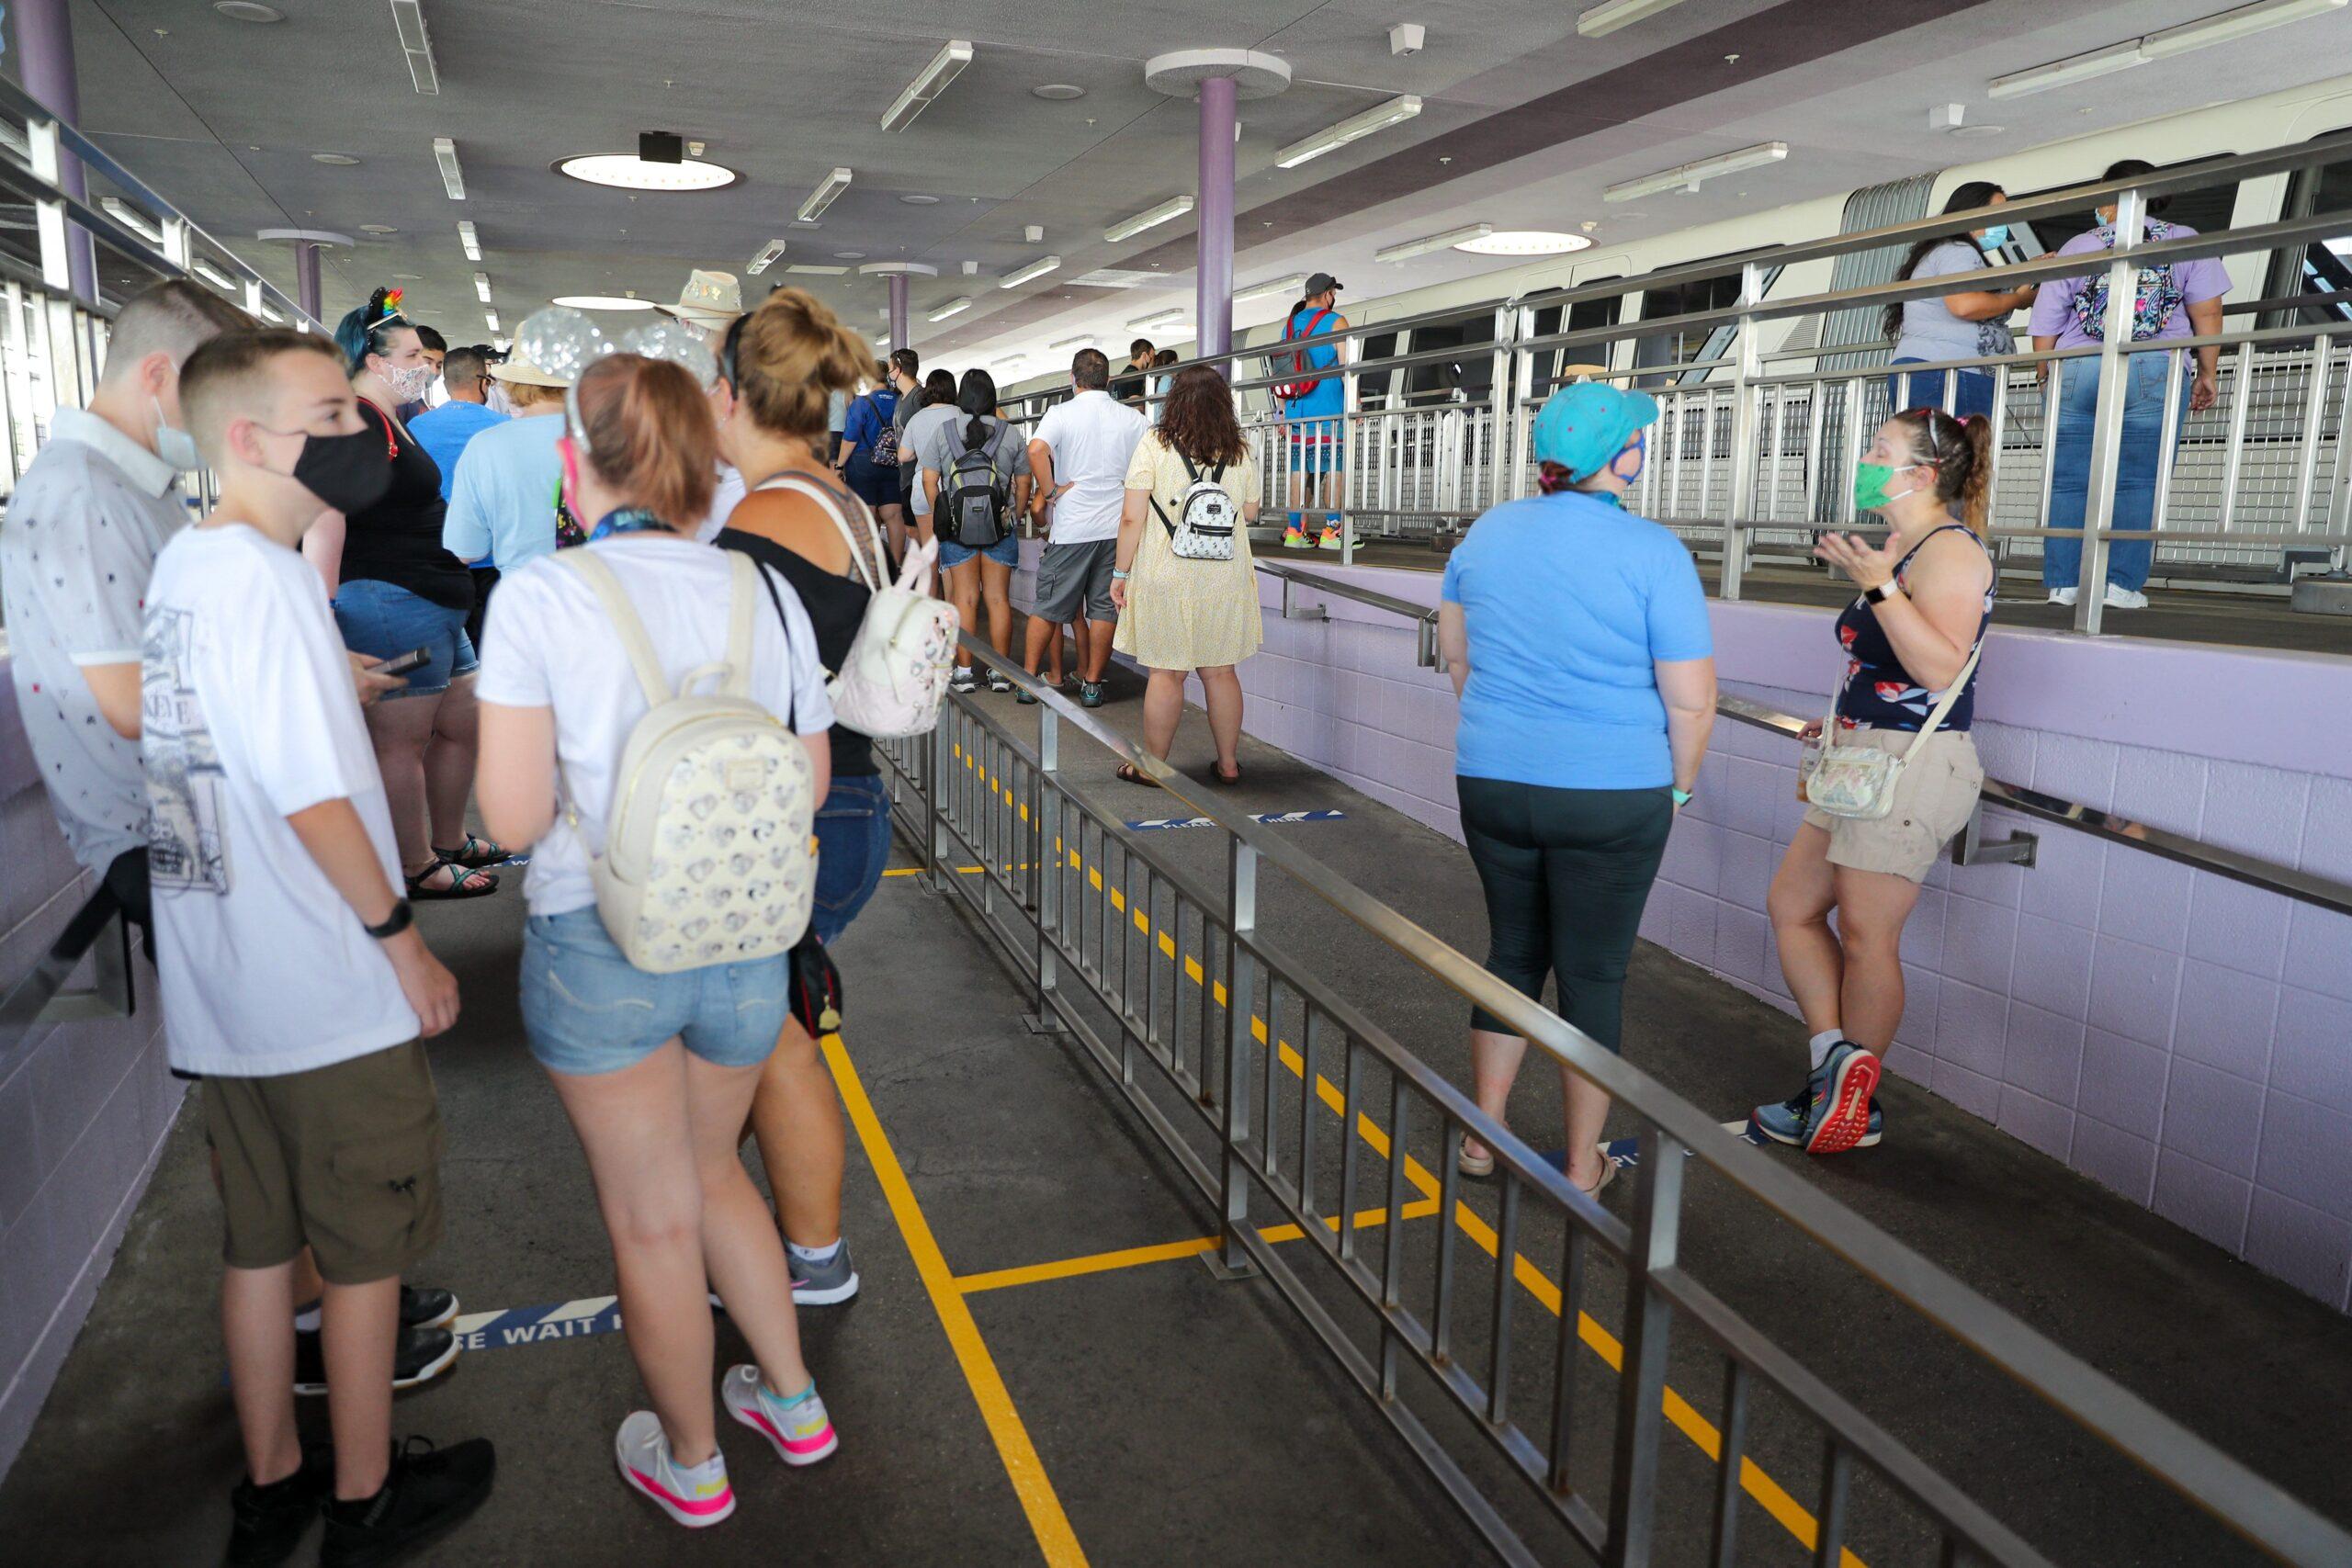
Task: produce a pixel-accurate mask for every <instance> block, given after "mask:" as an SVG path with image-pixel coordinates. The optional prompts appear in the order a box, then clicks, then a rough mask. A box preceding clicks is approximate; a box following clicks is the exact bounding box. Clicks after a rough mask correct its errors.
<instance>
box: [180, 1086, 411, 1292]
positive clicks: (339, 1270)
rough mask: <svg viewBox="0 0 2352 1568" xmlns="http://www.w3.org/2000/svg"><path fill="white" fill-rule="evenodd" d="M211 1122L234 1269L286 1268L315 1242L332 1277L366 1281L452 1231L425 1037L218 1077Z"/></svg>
mask: <svg viewBox="0 0 2352 1568" xmlns="http://www.w3.org/2000/svg"><path fill="white" fill-rule="evenodd" d="M204 1134H205V1137H206V1138H207V1139H208V1140H209V1142H210V1143H211V1145H212V1147H213V1151H214V1152H215V1153H216V1154H218V1155H219V1156H220V1198H221V1203H222V1205H223V1207H225V1208H226V1209H227V1211H228V1222H229V1223H228V1239H227V1242H226V1243H225V1245H224V1246H223V1247H222V1248H221V1253H220V1256H221V1259H222V1261H224V1262H226V1263H227V1264H228V1265H229V1267H230V1268H232V1269H275V1268H276V1267H277V1266H278V1265H279V1264H281V1263H287V1262H290V1261H292V1260H293V1258H294V1255H295V1254H296V1253H298V1252H300V1251H301V1249H302V1247H304V1246H305V1245H306V1244H307V1245H308V1246H309V1247H310V1248H311V1251H312V1252H313V1253H315V1254H316V1255H317V1258H318V1263H319V1272H320V1274H322V1276H324V1277H325V1279H326V1280H328V1281H329V1282H330V1283H333V1284H337V1285H365V1284H368V1283H371V1282H372V1281H374V1280H384V1279H390V1278H391V1277H392V1276H394V1275H397V1274H399V1273H401V1272H402V1271H403V1270H405V1269H407V1268H408V1267H409V1265H411V1264H412V1263H414V1262H415V1261H416V1260H417V1259H418V1258H422V1257H424V1255H425V1253H427V1252H429V1251H431V1250H432V1248H433V1246H434V1244H435V1242H437V1241H439V1240H440V1239H441V1108H440V1102H439V1100H437V1099H436V1098H435V1094H434V1092H433V1071H432V1069H431V1067H429V1066H426V1064H425V1060H424V1042H422V1041H417V1040H412V1041H410V1042H409V1043H407V1044H405V1045H395V1046H392V1047H390V1049H388V1050H383V1051H374V1052H370V1053H369V1054H368V1055H365V1056H355V1057H353V1058H352V1059H351V1060H350V1061H347V1062H337V1063H335V1064H334V1066H326V1067H314V1068H312V1069H311V1071H309V1072H307V1073H288V1074H287V1075H285V1076H283V1077H266V1078H226V1077H208V1078H206V1079H205V1080H204Z"/></svg>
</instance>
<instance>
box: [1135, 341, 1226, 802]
mask: <svg viewBox="0 0 2352 1568" xmlns="http://www.w3.org/2000/svg"><path fill="white" fill-rule="evenodd" d="M1126 490H1127V499H1126V506H1125V511H1124V512H1123V513H1121V514H1120V518H1119V550H1118V557H1117V565H1116V567H1115V569H1114V570H1113V571H1112V573H1111V602H1112V603H1113V604H1116V605H1117V606H1118V607H1119V630H1118V635H1117V636H1116V637H1114V639H1113V641H1112V644H1111V646H1112V647H1113V648H1114V649H1116V650H1118V651H1119V652H1121V653H1124V654H1125V655H1126V656H1127V657H1128V658H1130V659H1132V660H1135V661H1136V663H1138V664H1140V665H1142V666H1143V667H1144V668H1145V670H1146V671H1148V672H1149V680H1148V684H1147V685H1146V686H1145V688H1144V696H1143V744H1144V750H1147V751H1149V752H1150V753H1151V754H1152V755H1153V756H1155V757H1159V758H1161V759H1163V760H1165V759H1166V757H1167V755H1168V750H1169V748H1170V747H1171V746H1173V745H1174V744H1175V743H1176V725H1177V722H1178V721H1179V720H1180V719H1182V717H1183V716H1184V682H1185V680H1186V678H1187V677H1188V676H1192V675H1198V676H1199V677H1200V678H1201V696H1202V702H1203V705H1204V706H1205V707H1206V708H1207V709H1208V716H1209V735H1210V738H1211V739H1213V740H1214V741H1215V742H1216V769H1215V771H1214V772H1213V773H1211V774H1210V775H1209V776H1210V777H1211V778H1212V779H1214V780H1215V781H1216V783H1218V784H1239V783H1240V782H1241V762H1240V759H1239V758H1238V755H1237V749H1238V747H1239V746H1240V744H1241V678H1240V677H1239V676H1238V675H1237V674H1235V673H1234V670H1233V667H1234V666H1235V665H1237V664H1238V663H1240V662H1241V661H1242V660H1245V659H1247V658H1249V657H1250V655H1251V654H1253V653H1255V652H1257V651H1258V644H1259V641H1260V640H1261V638H1262V637H1263V636H1264V623H1263V621H1262V620H1261V617H1260V615H1259V613H1258V572H1257V568H1256V567H1255V566H1254V565H1252V564H1251V561H1250V524H1251V523H1254V522H1256V521H1257V518H1258V461H1257V459H1256V458H1255V457H1252V456H1251V455H1250V444H1249V442H1248V440H1247V439H1246V438H1245V437H1244V436H1243V435H1242V434H1241V424H1240V422H1239V421H1238V420H1237V419H1236V418H1235V417H1234V413H1233V389H1231V388H1230V387H1228V386H1227V385H1226V381H1225V378H1224V377H1222V376H1220V375H1218V374H1217V373H1216V371H1215V370H1213V369H1211V368H1209V367H1207V366H1205V365H1195V366H1193V367H1192V368H1191V369H1189V370H1185V371H1182V372H1181V373H1179V374H1178V376H1177V377H1176V379H1175V381H1174V382H1173V383H1172V384H1171V385H1170V388H1169V390H1168V401H1167V403H1166V405H1165V406H1164V407H1163V409H1162V410H1161V412H1160V417H1159V424H1158V425H1157V426H1156V427H1155V428H1153V429H1151V430H1148V431H1146V432H1145V433H1144V436H1143V439H1142V440H1140V441H1138V442H1136V452H1135V457H1134V458H1133V459H1132V460H1131V461H1130V462H1129V463H1128V465H1127V485H1126ZM1119 777H1120V778H1122V779H1125V781H1126V782H1127V783H1129V784H1153V787H1155V788H1156V787H1158V786H1157V785H1156V784H1154V781H1153V780H1151V779H1150V778H1148V777H1147V776H1146V775H1145V774H1144V773H1142V772H1141V771H1140V770H1138V769H1137V768H1136V767H1134V766H1133V765H1132V764H1127V763H1122V764H1121V765H1120V768H1119Z"/></svg>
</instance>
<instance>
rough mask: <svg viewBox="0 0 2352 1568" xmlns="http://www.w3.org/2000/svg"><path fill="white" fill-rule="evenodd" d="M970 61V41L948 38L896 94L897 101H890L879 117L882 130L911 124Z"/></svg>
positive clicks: (902, 127) (904, 128)
mask: <svg viewBox="0 0 2352 1568" xmlns="http://www.w3.org/2000/svg"><path fill="white" fill-rule="evenodd" d="M970 63H972V46H971V44H970V43H969V42H968V41H967V40H966V39H959V38H952V39H948V40H947V44H946V47H945V48H944V49H942V50H941V51H939V52H938V53H937V54H934V55H933V56H932V57H931V63H930V64H928V65H926V66H924V67H923V68H922V74H921V75H920V76H917V77H916V78H915V79H914V80H913V81H911V82H910V83H908V84H907V90H906V91H905V92H903V93H900V94H899V101H898V102H897V103H895V104H892V105H891V106H890V112H889V113H888V114H886V115H884V116H883V117H882V129H883V130H906V129H907V127H909V126H910V125H912V124H913V123H914V122H915V116H917V115H919V114H921V113H922V111H923V110H924V109H926V108H928V107H931V100H932V99H933V98H935V97H937V96H939V95H940V94H942V93H944V92H945V91H946V90H947V84H948V83H950V82H953V81H954V80H956V77H957V76H959V75H961V74H962V73H963V70H964V67H966V66H967V65H969V64H970Z"/></svg>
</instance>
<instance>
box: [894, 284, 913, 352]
mask: <svg viewBox="0 0 2352 1568" xmlns="http://www.w3.org/2000/svg"><path fill="white" fill-rule="evenodd" d="M890 346H891V348H892V349H894V350H896V349H901V348H911V347H912V346H914V345H913V341H912V339H911V338H910V335H909V333H908V332H907V275H906V274H905V273H903V272H894V273H892V274H890Z"/></svg>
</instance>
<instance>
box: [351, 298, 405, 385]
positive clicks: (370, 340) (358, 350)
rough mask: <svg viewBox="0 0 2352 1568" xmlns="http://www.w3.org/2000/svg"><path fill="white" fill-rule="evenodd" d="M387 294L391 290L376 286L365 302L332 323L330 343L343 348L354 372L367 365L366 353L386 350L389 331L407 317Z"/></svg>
mask: <svg viewBox="0 0 2352 1568" xmlns="http://www.w3.org/2000/svg"><path fill="white" fill-rule="evenodd" d="M390 295H391V290H390V289H385V288H379V289H378V290H376V292H375V293H373V294H370V295H369V296H368V303H366V304H365V305H362V306H360V307H359V308H358V309H357V310H353V311H351V312H350V313H349V314H347V315H345V317H344V318H343V320H342V321H338V322H336V323H335V329H334V345H335V346H336V347H337V348H339V349H341V350H343V357H344V360H345V363H347V364H348V365H350V367H351V373H352V374H353V375H355V376H356V375H358V374H359V373H360V372H361V371H362V370H365V369H366V368H368V355H371V354H381V355H389V354H390V352H391V342H392V333H393V332H394V331H396V330H397V329H399V328H401V327H405V326H407V325H409V321H408V318H407V317H405V316H403V315H401V313H400V310H399V309H398V308H397V307H396V306H394V305H393V304H391V303H390Z"/></svg>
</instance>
